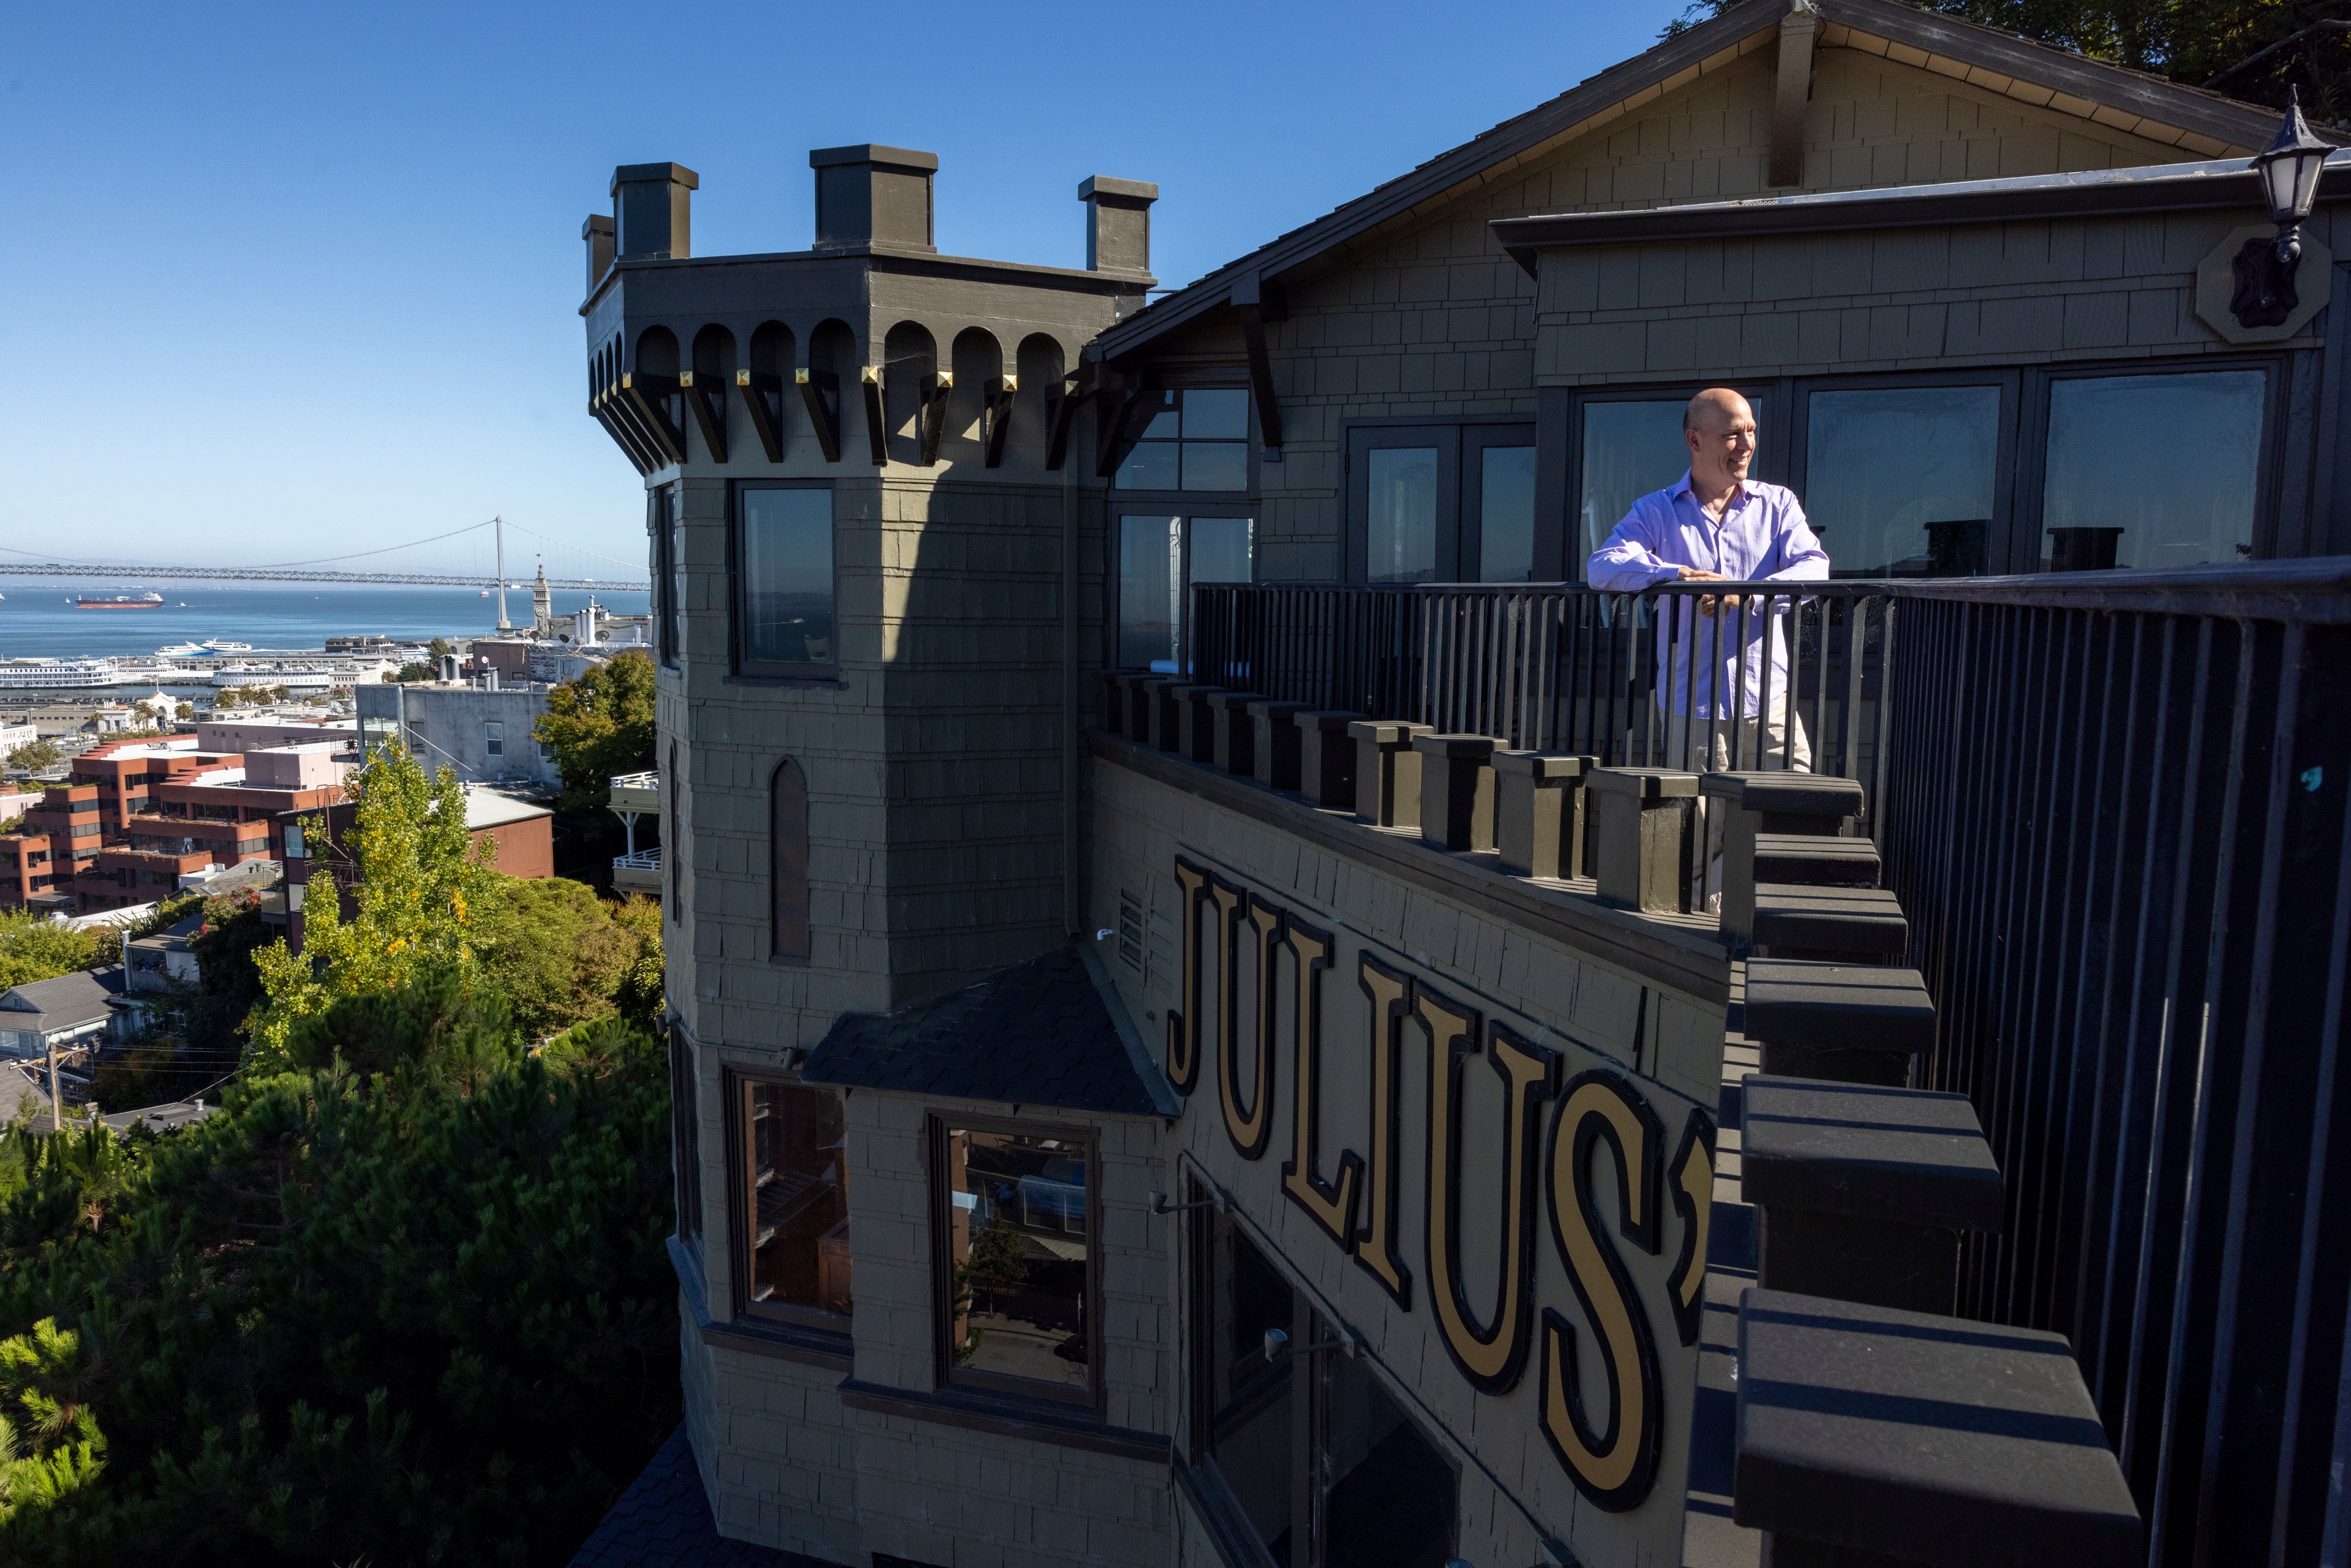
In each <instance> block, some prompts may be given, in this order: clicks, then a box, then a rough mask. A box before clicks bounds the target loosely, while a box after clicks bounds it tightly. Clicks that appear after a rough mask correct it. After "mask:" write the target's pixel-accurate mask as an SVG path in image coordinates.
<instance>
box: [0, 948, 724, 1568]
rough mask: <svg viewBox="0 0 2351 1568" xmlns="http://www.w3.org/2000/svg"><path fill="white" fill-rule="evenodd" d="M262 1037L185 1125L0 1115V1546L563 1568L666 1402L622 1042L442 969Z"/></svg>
mask: <svg viewBox="0 0 2351 1568" xmlns="http://www.w3.org/2000/svg"><path fill="white" fill-rule="evenodd" d="M290 1032H291V1037H292V1044H291V1047H290V1051H289V1055H290V1057H292V1058H294V1059H298V1060H299V1061H302V1062H304V1063H305V1064H306V1065H303V1066H301V1067H299V1068H296V1069H293V1070H290V1071H284V1072H279V1073H276V1074H273V1075H268V1076H265V1077H261V1078H258V1079H256V1080H249V1081H247V1082H245V1083H243V1084H241V1085H240V1086H237V1087H235V1088H234V1089H233V1090H232V1091H231V1092H230V1094H229V1096H228V1098H227V1100H226V1102H225V1104H224V1106H223V1107H222V1109H221V1111H220V1112H219V1113H217V1114H215V1115H214V1116H213V1117H212V1118H211V1119H209V1120H207V1121H205V1122H204V1123H201V1124H197V1125H195V1126H193V1127H190V1128H187V1129H184V1130H183V1131H180V1132H176V1133H172V1134H165V1135H163V1136H162V1137H154V1136H149V1135H141V1136H135V1137H134V1138H132V1139H130V1140H121V1139H117V1138H114V1137H111V1136H110V1135H108V1134H104V1133H102V1132H99V1131H96V1130H93V1131H91V1132H89V1133H85V1134H70V1133H69V1134H65V1135H62V1136H57V1137H50V1138H34V1137H29V1136H26V1135H24V1134H10V1133H0V1418H5V1422H6V1431H5V1447H4V1448H0V1561H5V1562H7V1563H11V1564H17V1563H22V1564H26V1565H28V1568H47V1565H51V1564H57V1565H64V1564H68V1563H71V1564H84V1563H142V1564H154V1565H156V1568H180V1565H194V1564H210V1563H247V1564H253V1565H256V1568H293V1565H295V1564H305V1565H308V1564H323V1563H355V1562H358V1561H360V1560H361V1559H362V1558H364V1559H365V1560H366V1561H368V1562H371V1563H443V1564H457V1563H486V1564H514V1565H517V1568H521V1565H524V1564H530V1563H561V1562H563V1561H565V1560H566V1559H567V1558H568V1557H569V1555H570V1553H571V1552H572V1551H573V1550H574V1549H575V1548H576V1546H577V1544H578V1542H579V1541H580V1538H581V1537H582V1536H583V1535H585V1534H586V1532H587V1531H588V1530H589V1529H590V1527H591V1526H592V1525H593V1523H594V1521H595V1520H596V1519H597V1518H598V1517H599V1516H600V1515H601V1513H602V1511H604V1510H605V1509H606V1508H607V1507H609V1506H610V1504H611V1500H612V1499H613V1498H614V1497H615V1496H617V1494H618V1493H619V1491H620V1490H621V1488H622V1486H624V1485H625V1484H626V1483H627V1481H628V1480H629V1479H631V1478H632V1476H633V1475H634V1474H635V1472H636V1471H637V1470H638V1469H640V1468H642V1466H643V1463H644V1461H645V1459H646V1458H648V1457H649V1456H650V1455H651V1453H652V1452H653V1448H655V1447H656V1446H657V1445H658V1444H659V1443H660V1441H661V1440H662V1438H663V1437H664V1436H666V1435H667V1433H668V1432H669V1430H670V1429H671V1428H672V1427H674V1425H675V1423H676V1420H677V1416H678V1396H677V1384H676V1355H677V1348H676V1340H677V1321H676V1312H675V1306H674V1303H675V1299H676V1282H675V1280H674V1276H673V1275H672V1273H671V1270H670V1267H669V1263H668V1260H667V1257H666V1253H665V1249H664V1240H663V1238H664V1233H665V1232H666V1231H667V1229H668V1228H669V1182H670V1178H669V1172H668V1138H667V1119H668V1104H667V1080H666V1074H665V1073H664V1071H663V1060H662V1056H661V1052H660V1050H659V1048H658V1047H657V1046H656V1045H655V1044H654V1042H653V1040H650V1039H649V1038H647V1037H646V1036H644V1035H643V1034H642V1033H639V1032H637V1031H635V1030H629V1029H626V1028H625V1027H623V1026H621V1025H619V1024H618V1023H616V1022H605V1023H598V1024H590V1025H587V1026H585V1027H583V1028H581V1029H580V1030H574V1031H572V1032H571V1034H569V1036H566V1037H565V1038H564V1039H563V1040H561V1041H560V1042H559V1043H558V1044H556V1045H553V1046H550V1047H549V1049H547V1050H546V1051H541V1052H539V1053H538V1054H537V1055H535V1056H526V1055H525V1054H524V1052H523V1051H522V1050H521V1044H520V1041H519V1040H518V1039H517V1037H516V1035H515V1034H514V1032H513V1030H512V1028H511V1023H510V1018H509V1015H508V1012H507V1009H506V1004H505V1002H504V1000H503V998H500V997H498V996H497V994H496V991H495V990H494V989H491V988H488V987H486V986H485V985H483V984H481V983H480V982H479V980H478V979H474V980H468V979H465V978H464V977H461V976H460V975H459V974H458V973H457V972H456V971H455V969H454V968H450V967H442V968H436V969H433V970H430V971H425V972H420V973H419V974H418V975H416V976H415V977H413V979H412V981H411V983H409V984H408V985H405V986H403V987H401V988H397V989H394V990H390V991H384V992H377V993H371V994H368V995H364V996H353V997H346V998H340V999H338V1000H337V1001H335V1002H334V1003H333V1004H332V1005H331V1006H330V1007H329V1009H326V1010H325V1011H323V1012H321V1013H320V1014H318V1015H316V1016H314V1017H312V1018H310V1019H307V1020H305V1021H304V1022H302V1023H301V1024H299V1025H298V1026H296V1027H295V1028H294V1029H293V1030H291V1031H290ZM362 1059H364V1064H362Z"/></svg>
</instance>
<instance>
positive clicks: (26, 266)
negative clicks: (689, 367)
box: [0, 0, 1680, 563]
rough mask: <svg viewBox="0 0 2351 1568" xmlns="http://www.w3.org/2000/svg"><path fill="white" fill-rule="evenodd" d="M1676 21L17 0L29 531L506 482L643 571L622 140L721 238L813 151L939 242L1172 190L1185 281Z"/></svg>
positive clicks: (806, 191)
mask: <svg viewBox="0 0 2351 1568" xmlns="http://www.w3.org/2000/svg"><path fill="white" fill-rule="evenodd" d="M1679 9H1680V6H1679V5H1678V4H1677V3H1675V0H1632V3H1630V4H1614V5H1595V4H1589V3H1584V4H1570V5H1556V4H1553V5H1533V4H1523V3H1520V0H1508V3H1502V4H1494V5H1403V4H1398V3H1395V0H1361V3H1357V4H1352V5H1338V4H1320V5H1280V4H1266V3H1264V0H1259V3H1256V4H1238V5H1236V4H1222V3H1218V4H1211V5H1200V4H1194V5H1179V6H1165V7H1152V8H1144V7H1141V6H1119V5H1018V4H1000V5H986V4H964V5H932V4H910V3H906V0H896V3H893V4H886V5H764V6H744V5H726V4H707V5H631V6H620V5H601V4H585V5H564V6H546V7H540V8H526V7H520V6H509V5H496V4H477V5H463V6H452V5H398V6H365V7H360V6H341V5H305V6H300V7H295V6H272V7H255V6H241V5H219V6H198V5H179V6H169V7H154V6H139V5H102V6H101V5H91V6H80V5H16V6H11V7H7V8H6V14H5V18H0V145H5V146H6V147H7V148H8V150H9V153H10V158H9V163H10V174H9V181H8V184H9V196H8V201H7V211H8V225H7V227H8V237H7V242H6V244H5V246H0V310H5V313H6V314H5V323H6V337H5V367H6V370H5V374H0V461H5V471H6V480H5V490H0V543H5V544H7V545H11V546H14V547H15V548H16V549H41V550H44V551H46V550H48V549H55V550H57V552H58V553H60V554H72V555H91V556H108V557H116V558H131V559H148V560H167V561H169V560H177V561H188V562H196V563H203V562H215V563H247V562H261V561H275V560H282V559H301V558H307V557H311V556H316V555H321V554H327V553H330V549H332V548H333V547H342V548H348V549H368V548H371V547H372V546H375V545H381V544H393V543H397V542H399V541H401V540H403V539H407V538H419V537H422V536H423V535H426V534H430V533H435V532H439V531H442V530H444V529H446V528H457V527H461V526H463V525H465V524H466V523H470V522H473V521H475V520H477V519H480V518H483V517H488V516H489V515H490V514H492V513H493V512H499V513H503V514H505V516H506V517H508V518H509V519H512V520H514V521H517V522H520V523H523V524H525V525H526V526H528V527H530V528H538V529H539V530H541V531H543V532H546V533H549V534H553V535H556V536H559V537H560V538H566V539H568V540H571V541H574V542H577V543H579V544H581V545H583V546H586V547H588V548H590V549H601V550H606V551H609V552H610V553H611V554H614V555H617V556H621V557H624V558H628V559H642V551H643V534H642V528H643V524H642V517H643V501H642V491H641V489H640V488H639V486H638V482H637V480H636V477H635V476H634V474H633V473H632V471H631V469H630V468H629V467H628V465H627V464H626V463H625V462H623V461H622V458H621V455H620V454H619V453H618V452H616V451H615V450H614V449H613V448H612V446H611V443H610V442H609V441H608V440H607V439H606V438H605V436H604V435H603V434H602V433H601V431H600V430H599V429H598V428H597V426H596V424H595V423H594V422H593V421H591V420H590V419H589V418H588V417H587V416H586V415H585V413H582V410H581V403H582V397H583V394H582V391H581V388H582V375H583V371H582V368H581V367H582V359H583V349H582V339H581V329H580V319H579V317H578V315H577V314H576V312H577V308H578V306H579V304H580V295H581V292H582V289H581V281H580V279H581V273H582V266H583V264H582V259H581V255H580V239H579V233H580V219H581V218H582V217H583V216H584V215H585V214H588V213H590V212H594V211H600V210H603V211H608V210H609V209H610V200H609V198H608V196H607V194H606V183H607V181H608V180H609V178H610V176H611V169H612V166H613V165H614V164H615V163H622V162H653V161H656V160H664V159H674V160H675V161H677V162H681V163H684V164H686V165H688V166H690V167H692V168H694V169H695V170H696V171H698V172H700V173H701V175H702V189H701V191H700V192H699V193H698V194H697V195H696V197H695V213H694V245H695V253H696V254H698V255H718V254H723V253H726V252H730V251H753V250H778V249H793V248H799V247H800V246H805V245H807V244H808V242H809V238H810V224H811V207H812V197H811V193H810V192H811V186H810V172H809V168H808V158H807V152H808V150H809V149H810V148H811V147H824V146H835V145H839V144H841V143H845V142H857V141H883V142H890V143H893V144H896V145H900V146H910V147H920V148H925V149H928V150H930V151H932V152H936V153H937V154H938V155H939V161H940V168H939V174H938V181H937V187H936V200H937V225H938V238H939V245H940V247H941V248H942V249H944V250H948V251H952V252H956V253H959V254H962V255H967V256H998V257H1004V258H1008V259H1012V260H1019V261H1031V262H1043V263H1049V264H1054V265H1059V266H1064V267H1080V266H1083V265H1084V235H1083V223H1082V217H1083V212H1084V209H1083V208H1082V207H1081V206H1080V204H1078V202H1077V201H1076V199H1075V193H1076V187H1077V183H1078V182H1079V181H1080V180H1081V179H1082V178H1084V177H1085V176H1086V175H1088V174H1093V173H1103V174H1115V175H1121V176H1124V177H1128V178H1133V179H1145V180H1156V181H1158V182H1159V183H1160V185H1161V191H1162V199H1161V202H1160V204H1159V206H1158V208H1157V209H1156V212H1155V219H1154V225H1153V229H1154V236H1153V237H1154V245H1155V253H1156V254H1155V256H1154V260H1155V264H1156V270H1157V272H1158V273H1159V276H1160V279H1161V281H1162V282H1163V283H1166V284H1175V283H1181V282H1184V281H1186V280H1187V279H1190V278H1192V277H1197V276H1199V275H1200V274H1201V273H1203V272H1205V271H1207V269H1209V268H1210V267H1215V266H1217V264H1218V263H1220V262H1222V261H1224V260H1226V259H1228V258H1229V257H1231V256H1236V255H1238V254H1240V253H1241V252H1243V251H1246V250H1248V249H1249V248H1251V247H1253V246H1257V245H1259V244H1261V243H1262V242H1263V241H1265V240H1267V239H1269V238H1270V237H1272V236H1273V235H1276V234H1278V233H1280V232H1281V231H1282V230H1285V229H1288V228H1291V227H1294V226H1296V225H1298V224H1300V223H1301V222H1303V221H1305V220H1306V219H1308V218H1310V217H1312V216H1313V215H1315V214H1320V213H1322V212H1326V211H1328V210H1329V209H1330V208H1331V207H1332V206H1333V205H1335V204H1338V203H1340V202H1342V201H1344V200H1346V199H1348V198H1350V197H1352V196H1354V195H1356V194H1358V193H1361V192H1363V191H1364V190H1366V189H1368V188H1370V187H1371V186H1372V185H1374V184H1375V183H1379V182H1381V181H1383V180H1386V179H1390V178H1393V177H1394V176H1395V175H1396V174H1399V173H1401V172H1405V170H1407V169H1410V168H1411V167H1412V166H1413V165H1415V164H1416V163H1418V162H1423V161H1424V160H1426V159H1427V158H1429V157H1431V156H1433V155H1434V154H1436V153H1437V152H1442V151H1443V150H1445V149H1446V148H1448V147H1452V146H1454V145H1457V144H1458V143H1459V142H1461V141H1466V140H1468V138H1469V137H1471V136H1473V135H1475V134H1476V133H1477V132H1479V131H1482V130H1484V129H1485V128H1487V127H1488V126H1490V125H1492V124H1494V123H1495V122H1496V121H1498V120H1503V119H1506V118H1508V117H1509V116H1510V115H1512V114H1515V113H1518V112H1519V111H1520V110H1524V109H1527V108H1529V107H1531V106H1532V105H1533V104H1535V103H1537V102H1539V101H1541V100H1542V99H1547V98H1550V97H1552V96H1554V95H1556V94H1558V93H1560V92H1562V91H1563V90H1565V89H1568V88H1570V87H1572V86H1573V85H1574V84H1575V83H1576V82H1578V81H1580V80H1581V79H1583V78H1585V77H1587V76H1590V75H1592V74H1593V72H1595V71H1598V70H1600V69H1602V68H1604V67H1606V66H1608V65H1610V64H1613V63H1614V62H1615V61H1617V60H1619V59H1622V58H1625V57H1627V56H1629V55H1633V54H1635V53H1637V52H1639V51H1640V50H1641V49H1643V48H1646V47H1648V45H1649V44H1651V43H1652V42H1654V41H1655V39H1656V35H1657V32H1658V29H1659V28H1660V27H1661V26H1663V25H1664V23H1665V22H1666V21H1667V18H1668V17H1670V16H1674V15H1675V14H1677V12H1678V10H1679Z"/></svg>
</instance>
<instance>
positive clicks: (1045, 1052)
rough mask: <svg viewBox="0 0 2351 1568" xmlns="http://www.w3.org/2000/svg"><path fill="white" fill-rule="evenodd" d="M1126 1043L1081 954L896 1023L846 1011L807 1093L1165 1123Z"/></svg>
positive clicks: (1001, 976)
mask: <svg viewBox="0 0 2351 1568" xmlns="http://www.w3.org/2000/svg"><path fill="white" fill-rule="evenodd" d="M1138 1054H1139V1053H1138V1052H1137V1051H1134V1050H1132V1049H1130V1045H1129V1043H1128V1042H1127V1041H1126V1040H1123V1039H1122V1038H1121V1035H1120V1031H1119V1028H1118V1021H1117V1020H1116V1019H1113V1017H1112V1016H1111V1011H1110V1008H1109V1006H1108V1005H1107V1004H1106V1003H1105V1002H1104V1001H1103V999H1102V992H1101V990H1100V988H1098V987H1097V986H1096V985H1095V983H1094V980H1093V977H1092V975H1090V974H1089V973H1088V970H1087V966H1086V963H1085V960H1084V958H1083V956H1081V954H1080V953H1079V951H1078V949H1077V948H1076V947H1075V946H1065V947H1060V948H1056V949H1055V950H1054V951H1052V952H1050V953H1047V954H1044V955H1042V956H1039V957H1035V958H1029V959H1027V960H1025V961H1023V962H1021V963H1018V964H1012V965H1008V966H1007V967H1004V968H1001V969H998V970H996V971H994V972H993V973H991V974H989V975H988V976H987V977H986V978H984V979H981V980H979V981H977V983H975V984H973V985H969V986H966V987H965V988H963V989H961V990H959V991H951V992H949V993H948V994H947V995H946V996H944V997H939V998H934V999H933V1000H930V1001H927V1002H918V1003H916V1004H914V1006H912V1007H906V1008H901V1009H898V1010H897V1011H895V1012H891V1013H847V1014H844V1015H843V1016H842V1017H841V1019H838V1020H836V1021H835V1022H834V1024H833V1026H832V1028H831V1030H830V1031H829V1032H827V1033H826V1035H825V1037H824V1039H823V1040H821V1041H820V1042H819V1044H818V1045H817V1047H816V1049H815V1050H814V1051H810V1053H809V1058H808V1060H807V1061H805V1062H803V1063H801V1065H800V1077H801V1078H802V1079H804V1080H805V1081H807V1082H811V1083H838V1084H841V1085H843V1086H845V1087H849V1088H853V1089H889V1090H895V1091H897V1092H902V1093H909V1094H941V1095H951V1096H953V1097H955V1098H956V1099H962V1100H993V1101H998V1102H1001V1103H1005V1104H1010V1105H1055V1106H1060V1107H1062V1108H1064V1109H1067V1110H1072V1111H1108V1112H1113V1113H1124V1114H1128V1115H1135V1116H1152V1115H1160V1114H1163V1113H1165V1111H1166V1109H1167V1107H1166V1106H1165V1104H1163V1103H1161V1102H1162V1101H1163V1099H1164V1098H1165V1097H1164V1096H1162V1095H1157V1094H1155V1093H1154V1092H1153V1088H1152V1085H1151V1084H1149V1083H1148V1082H1146V1080H1145V1078H1144V1071H1146V1070H1147V1069H1148V1065H1149V1064H1148V1063H1147V1062H1143V1061H1137V1060H1136V1058H1137V1055H1138Z"/></svg>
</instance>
